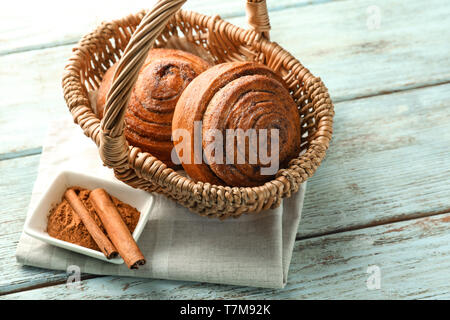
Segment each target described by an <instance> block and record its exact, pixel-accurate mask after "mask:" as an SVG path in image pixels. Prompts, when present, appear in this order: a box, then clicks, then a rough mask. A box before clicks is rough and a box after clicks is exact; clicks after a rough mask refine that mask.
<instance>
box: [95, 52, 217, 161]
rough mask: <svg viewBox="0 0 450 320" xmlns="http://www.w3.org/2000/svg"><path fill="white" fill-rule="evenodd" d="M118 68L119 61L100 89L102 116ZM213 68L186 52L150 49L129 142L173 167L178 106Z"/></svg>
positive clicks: (133, 101) (130, 115)
mask: <svg viewBox="0 0 450 320" xmlns="http://www.w3.org/2000/svg"><path fill="white" fill-rule="evenodd" d="M116 67H117V64H115V65H113V66H112V67H111V68H110V69H109V70H108V71H107V72H106V74H105V76H104V78H103V81H102V84H101V85H100V87H99V90H98V96H97V110H98V114H99V117H100V118H101V117H103V109H104V105H105V103H106V95H107V93H108V90H109V88H110V87H111V85H112V77H113V74H114V71H115V68H116ZM209 67H210V65H209V63H208V62H206V61H205V60H203V59H201V58H200V57H198V56H196V55H193V54H191V53H188V52H185V51H181V50H173V49H152V50H150V51H149V54H148V56H147V58H146V60H145V62H144V65H143V67H142V69H141V71H140V73H139V76H138V79H137V81H136V84H135V85H134V87H133V90H132V93H131V97H130V101H129V103H128V108H127V111H126V113H125V124H126V127H125V137H126V138H127V140H128V142H129V143H130V144H131V145H132V146H135V147H139V148H141V150H142V151H146V152H149V153H151V154H152V155H153V156H155V157H157V158H158V159H160V160H161V161H163V162H164V163H166V164H167V165H169V166H173V165H174V164H173V162H172V161H171V151H172V149H173V143H172V141H171V124H172V117H173V112H174V109H175V105H176V103H177V101H178V99H179V97H180V95H181V93H182V92H183V90H184V89H185V88H186V86H187V85H188V84H189V83H190V82H191V81H192V80H193V79H194V78H195V77H197V76H198V75H199V74H200V73H202V72H203V71H205V70H206V69H208V68H209Z"/></svg>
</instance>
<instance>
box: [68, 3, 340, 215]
mask: <svg viewBox="0 0 450 320" xmlns="http://www.w3.org/2000/svg"><path fill="white" fill-rule="evenodd" d="M146 12H147V10H142V11H139V12H138V13H136V14H134V15H133V14H132V15H128V16H126V17H123V18H120V19H116V20H113V21H111V22H104V23H102V24H101V25H100V26H98V27H97V28H96V29H95V30H94V31H93V32H91V33H88V34H86V35H85V36H83V37H82V39H81V40H80V41H79V43H78V44H77V46H76V47H75V48H74V49H73V55H72V57H71V58H70V60H69V63H68V64H67V66H66V67H65V73H64V76H63V81H62V82H63V88H64V97H65V99H66V102H67V105H68V107H69V110H70V111H71V113H72V115H73V118H74V121H75V123H77V124H79V125H80V126H81V127H82V129H83V131H84V133H85V134H86V135H87V136H88V137H90V138H91V139H92V140H93V141H94V142H95V143H96V144H97V146H100V143H101V128H100V120H99V119H98V118H97V116H96V115H95V113H94V111H93V109H92V107H91V103H90V101H89V98H88V92H87V89H86V86H85V84H84V81H85V79H83V75H82V72H81V71H82V68H83V67H84V65H85V63H86V62H85V61H86V58H89V55H90V54H91V50H94V51H95V49H96V46H95V45H94V44H95V43H96V42H99V41H102V40H103V41H104V40H105V38H103V39H99V35H101V34H104V33H105V31H107V32H113V28H111V25H114V24H121V23H130V21H132V22H131V23H136V22H139V21H138V20H140V19H142V17H143V15H144V14H145V13H146ZM175 18H176V19H181V20H188V19H196V21H198V22H199V24H202V25H203V26H204V27H207V28H208V30H221V32H224V33H226V34H227V35H230V34H231V35H232V36H233V37H235V38H233V40H235V41H236V42H239V43H242V44H244V43H247V44H249V43H252V44H253V45H256V47H257V48H259V50H258V52H262V51H263V50H271V51H273V52H277V53H279V56H282V59H279V61H271V62H269V63H267V64H266V63H265V64H266V65H267V66H269V67H270V68H271V69H273V70H274V71H275V72H276V73H278V74H279V72H278V68H279V67H280V66H282V65H289V66H291V68H290V69H289V70H290V71H291V72H292V74H294V72H293V69H294V68H297V69H298V68H300V71H299V73H301V76H302V82H303V88H304V90H305V91H306V92H307V93H308V95H309V97H308V99H309V101H310V103H312V104H313V105H317V110H316V115H315V121H316V122H317V124H316V125H315V127H316V128H317V129H316V132H315V134H314V137H308V138H309V139H307V143H308V146H307V149H306V152H304V153H303V154H300V155H299V156H297V157H296V158H294V159H292V160H291V161H290V162H289V164H288V166H287V167H286V168H281V169H279V171H278V173H277V174H276V176H275V178H274V179H272V180H270V181H268V182H266V183H264V184H263V185H261V186H258V187H233V186H221V185H212V184H209V183H207V182H201V181H198V182H196V181H194V180H193V179H191V178H190V177H185V176H183V175H181V174H179V173H178V172H176V171H175V170H173V169H171V168H168V167H167V166H166V165H165V164H164V163H162V162H161V161H160V160H159V159H157V158H156V157H154V156H152V155H151V154H150V153H148V152H142V151H141V150H140V149H139V148H138V147H133V146H128V161H127V163H124V164H122V165H121V166H120V167H116V168H114V169H115V173H116V175H117V174H119V175H122V176H124V175H129V174H130V172H129V170H130V169H131V170H134V171H135V174H136V176H137V178H138V179H144V180H147V181H148V178H149V177H148V176H147V175H148V174H147V172H145V170H146V169H148V168H153V169H156V171H157V172H158V177H157V179H158V181H157V182H158V185H159V188H164V189H165V190H166V191H167V190H168V191H171V190H175V189H179V190H178V194H181V195H183V194H184V195H185V194H186V193H187V192H188V193H191V196H193V197H194V198H197V201H200V202H201V203H202V204H205V201H206V202H208V204H209V207H217V206H223V205H221V204H220V203H219V202H220V201H219V198H221V199H223V201H226V202H230V203H232V202H236V201H237V202H241V203H242V200H243V199H247V200H248V202H247V201H245V204H246V205H248V204H250V203H254V204H255V207H254V208H253V209H252V208H244V209H243V210H242V211H244V212H259V211H261V210H263V209H268V208H274V207H277V206H278V205H279V203H280V200H281V198H285V197H289V196H290V195H291V194H292V193H293V192H296V191H298V189H299V187H300V184H301V183H303V182H304V181H306V180H307V179H308V178H309V177H311V176H312V175H313V174H314V172H315V171H316V169H317V168H318V166H319V165H320V163H321V161H322V160H323V159H324V157H325V153H326V150H327V149H328V146H329V143H330V141H331V138H332V124H333V116H334V107H333V103H332V101H331V98H330V96H329V94H328V90H327V88H326V87H325V85H324V84H323V82H322V81H321V79H320V78H317V77H315V76H314V75H312V74H311V73H310V71H309V70H308V69H306V68H305V67H304V66H303V65H302V64H301V63H300V61H298V60H297V59H296V58H295V57H294V56H292V55H291V54H290V53H289V52H288V51H287V50H285V49H284V48H282V47H281V46H280V45H278V44H277V43H276V42H273V41H270V40H268V39H265V38H264V37H261V34H258V33H257V32H255V31H253V30H245V29H243V28H241V27H238V26H236V25H234V24H232V23H230V22H228V21H225V20H223V19H221V18H220V16H214V17H211V16H208V15H204V14H200V13H197V12H194V11H185V10H180V11H179V12H177V14H176V16H175ZM171 21H172V20H171ZM210 28H213V29H210ZM264 48H266V49H264ZM271 65H272V66H271ZM274 66H275V68H274ZM297 69H295V70H297ZM283 78H285V77H283ZM74 82H75V83H76V85H74ZM88 83H89V82H88ZM89 85H90V86H91V89H94V87H95V86H92V84H90V83H89ZM83 89H84V90H83ZM291 95H292V93H291ZM308 104H309V103H308ZM302 121H303V120H302ZM302 124H303V122H302ZM302 124H301V126H302ZM302 127H303V126H302ZM303 130H304V129H303V128H302V132H303ZM303 141H304V138H302V142H303ZM125 143H126V142H125ZM127 145H128V144H127ZM110 167H111V166H110ZM153 178H154V177H153ZM121 180H125V179H121ZM129 180H135V179H129ZM124 182H126V183H128V182H127V181H124ZM135 182H136V181H134V182H133V183H134V184H135V185H133V186H134V187H136V185H138V184H139V183H135ZM140 184H142V181H141V182H140ZM237 193H239V195H238V194H237ZM236 196H237V198H236ZM169 197H173V195H172V196H170V195H169ZM203 197H205V198H206V199H207V200H205V199H201V198H203ZM227 197H229V198H228V199H227ZM174 198H175V199H176V198H177V197H176V196H175V197H174ZM252 198H253V199H252ZM214 199H215V200H216V201H214ZM271 199H272V200H271ZM177 200H181V199H177ZM262 200H264V201H262ZM191 202H192V200H191ZM207 206H208V205H207ZM195 207H196V204H194V205H193V206H192V207H190V208H191V209H194V211H195ZM235 209H236V208H235ZM237 210H238V211H239V209H237ZM208 215H210V214H208ZM227 215H228V214H226V213H223V214H220V217H224V216H227ZM229 215H233V216H236V215H240V213H235V212H234V213H233V212H231V213H230V214H229Z"/></svg>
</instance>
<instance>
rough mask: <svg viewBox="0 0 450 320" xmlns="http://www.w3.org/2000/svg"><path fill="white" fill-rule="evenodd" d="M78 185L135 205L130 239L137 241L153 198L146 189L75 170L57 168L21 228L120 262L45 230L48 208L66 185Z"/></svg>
mask: <svg viewBox="0 0 450 320" xmlns="http://www.w3.org/2000/svg"><path fill="white" fill-rule="evenodd" d="M73 186H79V187H82V188H86V189H90V190H93V189H95V188H103V189H105V190H106V192H108V193H109V194H110V195H111V196H114V197H116V198H117V199H119V200H121V201H123V202H125V203H127V204H129V205H131V206H133V207H135V208H136V209H137V210H138V211H139V212H140V213H141V214H140V217H139V221H138V223H137V225H136V228H135V230H134V232H133V238H134V240H135V241H136V242H137V241H138V239H139V236H140V235H141V233H142V231H143V230H144V227H145V225H146V223H147V220H148V218H149V215H150V211H151V208H152V206H153V197H152V195H151V194H149V193H148V192H146V191H143V190H138V189H133V188H132V187H130V186H127V185H126V184H124V183H123V182H119V181H117V182H114V181H111V180H105V179H102V178H98V177H94V176H88V175H85V174H82V173H78V172H72V171H61V172H60V173H58V174H57V175H56V177H55V178H54V180H53V181H52V182H51V183H50V184H49V187H48V189H47V190H46V191H45V192H44V193H43V195H42V197H41V198H40V199H39V201H38V204H37V206H36V207H35V208H33V210H32V212H31V213H30V214H29V215H28V216H27V219H26V221H25V227H24V231H25V233H26V234H27V235H29V236H31V237H33V238H36V239H39V240H41V241H43V242H46V243H49V244H52V245H55V246H57V247H61V248H64V249H67V250H71V251H74V252H77V253H81V254H84V255H87V256H90V257H93V258H97V259H100V260H103V261H107V262H110V263H115V264H123V263H124V261H123V259H122V258H120V257H117V258H113V259H107V258H106V257H105V255H104V254H103V253H102V252H100V251H97V250H93V249H89V248H85V247H82V246H79V245H76V244H73V243H70V242H67V241H63V240H59V239H56V238H53V237H51V236H50V235H49V234H48V233H47V222H48V216H49V214H50V210H51V208H53V207H54V206H55V205H56V204H58V203H59V202H60V201H61V199H62V197H63V196H64V192H65V191H66V189H67V188H69V187H73Z"/></svg>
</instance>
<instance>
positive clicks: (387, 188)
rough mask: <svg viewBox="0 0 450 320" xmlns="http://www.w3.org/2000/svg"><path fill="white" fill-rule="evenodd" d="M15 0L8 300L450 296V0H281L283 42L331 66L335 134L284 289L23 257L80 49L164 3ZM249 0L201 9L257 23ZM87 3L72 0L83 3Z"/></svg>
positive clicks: (4, 49) (322, 66) (323, 72)
mask: <svg viewBox="0 0 450 320" xmlns="http://www.w3.org/2000/svg"><path fill="white" fill-rule="evenodd" d="M85 2H86V3H84V2H83V1H79V2H77V3H76V4H75V3H65V2H64V3H63V2H61V3H57V2H55V3H54V2H50V1H48V2H46V1H39V2H37V3H36V4H33V3H32V2H30V3H29V5H28V6H26V7H24V6H23V5H19V4H14V2H8V3H2V4H0V139H1V143H0V203H1V205H0V259H1V263H0V295H1V296H0V298H5V299H24V298H43V299H61V298H75V299H76V298H92V299H95V298H106V299H111V298H114V299H135V298H143V299H147V298H149V299H155V298H156V299H177V298H186V299H190V298H194V299H209V298H225V299H228V298H235V299H253V298H262V299H271V298H278V299H304V298H308V299H314V298H331V299H333V298H348V299H350V298H356V299H379V298H387V299H405V298H422V299H427V298H430V299H436V298H450V272H449V271H450V2H449V1H448V0H431V1H427V2H426V3H425V2H424V1H420V0H397V1H389V0H378V1H373V0H369V1H365V0H340V1H338V0H335V1H327V0H268V5H269V10H270V13H271V14H270V16H271V24H272V29H273V30H272V32H271V38H272V40H274V41H276V42H278V43H280V44H281V45H282V46H283V47H285V48H286V49H287V50H289V51H290V52H291V53H292V54H293V55H294V56H296V57H297V58H298V59H299V60H300V61H301V62H302V63H303V64H304V65H306V66H307V67H308V68H309V69H310V70H311V71H312V72H313V73H314V74H315V75H318V76H320V77H321V78H322V79H323V81H324V82H325V83H326V85H327V86H328V88H329V90H330V94H331V96H332V98H333V101H334V102H335V109H336V117H335V126H334V138H333V141H332V144H331V147H330V149H329V152H328V154H327V157H326V160H325V161H324V162H323V163H322V165H321V167H320V168H319V170H318V171H317V172H316V174H315V175H314V177H313V178H311V179H310V180H309V183H308V189H307V193H306V198H305V206H304V211H303V218H302V221H301V224H300V227H299V230H298V235H297V240H296V244H295V247H294V252H293V256H292V263H291V267H290V273H289V278H288V284H287V286H286V288H285V289H283V290H267V289H256V288H247V287H236V286H225V285H213V284H204V283H191V282H179V281H164V280H152V279H134V278H119V277H97V276H92V275H83V277H82V279H83V281H82V283H81V289H68V288H67V287H66V279H67V274H66V273H64V272H55V271H48V270H43V269H38V268H31V267H24V266H21V265H19V264H18V263H17V262H16V260H15V257H14V254H15V248H16V245H17V242H18V239H19V236H20V234H21V232H22V228H23V224H24V219H25V215H26V211H27V208H28V204H29V200H30V196H31V190H32V187H33V183H34V180H35V179H36V176H37V170H38V165H39V158H40V153H41V150H42V143H43V139H44V137H45V133H46V130H47V127H48V123H49V120H50V119H54V118H58V117H61V116H66V115H67V112H68V111H67V108H66V106H65V103H64V101H63V96H62V90H61V85H60V79H61V73H62V70H63V67H64V65H65V63H66V61H67V58H68V57H69V55H70V52H71V48H72V47H73V46H74V44H75V43H76V42H77V41H78V40H79V39H80V37H81V36H82V35H83V34H85V33H86V32H88V31H90V30H91V29H92V28H94V26H95V25H97V24H98V23H99V22H100V21H103V20H108V19H111V18H115V17H120V16H124V15H126V14H128V13H130V12H135V11H137V10H138V9H140V8H145V7H149V6H151V1H150V2H149V1H140V0H135V1H131V2H126V3H125V2H124V3H116V2H113V3H112V2H108V1H85ZM242 2H243V0H232V1H230V0H229V1H201V0H190V1H188V3H187V4H186V6H185V8H186V9H193V10H196V11H199V12H202V13H207V14H212V15H214V14H220V15H221V16H222V17H223V18H226V19H227V20H229V21H230V22H232V23H235V24H237V25H240V26H245V25H246V21H245V17H244V10H243V3H242ZM70 6H72V7H70Z"/></svg>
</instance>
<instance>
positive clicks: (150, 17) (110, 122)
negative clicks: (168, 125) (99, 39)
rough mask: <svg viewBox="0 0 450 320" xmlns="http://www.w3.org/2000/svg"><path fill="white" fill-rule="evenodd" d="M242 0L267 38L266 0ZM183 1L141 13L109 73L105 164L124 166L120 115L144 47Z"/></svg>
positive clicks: (165, 0)
mask: <svg viewBox="0 0 450 320" xmlns="http://www.w3.org/2000/svg"><path fill="white" fill-rule="evenodd" d="M246 1H247V7H246V12H247V19H248V23H249V25H250V27H251V29H253V30H254V31H256V32H258V33H260V34H261V35H262V36H263V37H266V38H269V31H270V23H269V16H268V13H267V5H266V0H246ZM185 2H186V0H159V1H158V2H157V4H156V5H155V7H154V8H153V9H152V10H151V11H149V12H148V13H147V14H146V15H145V16H144V18H143V19H142V21H141V23H140V24H139V26H138V27H137V29H136V31H135V32H134V33H133V36H132V37H131V39H130V42H129V43H128V45H127V47H126V48H125V51H124V53H123V56H122V57H121V59H120V61H119V64H118V66H117V69H116V71H115V74H114V76H113V79H114V81H113V84H112V86H111V88H110V90H109V92H108V97H107V102H106V105H105V114H104V118H103V120H102V122H101V130H100V148H99V150H100V157H101V158H102V160H103V162H104V164H105V165H107V166H108V167H111V168H116V169H127V168H128V155H129V153H130V149H129V146H128V143H127V141H126V139H125V135H124V129H125V123H124V115H125V111H126V107H127V104H128V100H129V98H130V95H131V91H132V89H133V86H134V84H135V83H136V80H137V77H138V75H139V71H140V69H141V68H142V65H143V63H144V61H145V59H146V57H147V54H148V51H149V50H150V48H151V47H152V45H153V43H154V42H155V40H156V38H157V37H158V36H159V35H160V34H161V33H162V32H163V30H164V28H165V27H166V25H167V22H168V21H169V20H170V18H172V16H174V15H175V14H176V13H177V11H178V10H179V9H180V8H181V6H182V5H183V4H184V3H185Z"/></svg>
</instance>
